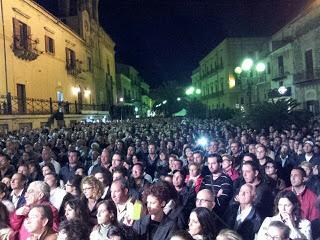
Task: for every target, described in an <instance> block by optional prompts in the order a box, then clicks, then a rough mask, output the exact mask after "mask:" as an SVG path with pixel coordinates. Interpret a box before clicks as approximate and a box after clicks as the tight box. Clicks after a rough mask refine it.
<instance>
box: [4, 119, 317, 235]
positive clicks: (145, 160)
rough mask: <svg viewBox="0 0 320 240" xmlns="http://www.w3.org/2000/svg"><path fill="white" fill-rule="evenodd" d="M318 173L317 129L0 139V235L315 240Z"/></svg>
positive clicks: (156, 123)
mask: <svg viewBox="0 0 320 240" xmlns="http://www.w3.org/2000/svg"><path fill="white" fill-rule="evenodd" d="M199 139H201V141H199ZM319 166H320V125H319V124H318V122H317V121H314V122H313V123H312V124H310V125H308V126H305V127H301V128H298V127H297V126H295V125H291V126H288V127H287V128H286V129H274V128H273V127H272V126H270V128H269V129H251V128H248V127H246V126H235V125H233V124H231V123H230V122H228V121H221V120H212V119H210V120H209V119H208V120H197V119H179V118H172V119H171V118H170V119H169V118H168V119H152V120H151V119H138V120H132V121H120V122H119V121H116V122H109V123H83V122H82V123H78V124H75V125H73V126H72V127H70V128H61V129H48V128H43V129H21V130H19V131H15V132H6V133H1V134H0V178H1V182H0V236H1V239H10V240H11V239H68V240H73V239H83V240H86V239H90V240H96V239H120V240H122V239H148V240H149V239H156V240H167V239H173V240H184V239H186V240H188V239H208V240H211V239H212V240H213V239H218V240H233V239H234V240H236V239H238V240H239V239H243V240H251V239H252V240H253V239H259V240H260V239H267V240H268V239H279V240H285V239H317V238H319V239H320V231H319V230H318V229H320V228H319V226H320V219H319V216H320V215H319V207H318V206H320V201H319V199H318V196H319V194H320V178H319V174H318V173H319Z"/></svg>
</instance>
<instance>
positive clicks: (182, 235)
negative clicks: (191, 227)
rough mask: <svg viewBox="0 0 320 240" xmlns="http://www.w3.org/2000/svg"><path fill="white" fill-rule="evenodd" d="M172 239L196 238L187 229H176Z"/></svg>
mask: <svg viewBox="0 0 320 240" xmlns="http://www.w3.org/2000/svg"><path fill="white" fill-rule="evenodd" d="M170 240H194V239H193V237H192V236H191V234H190V233H189V232H188V231H186V230H178V231H175V232H174V233H173V234H172V236H171V238H170Z"/></svg>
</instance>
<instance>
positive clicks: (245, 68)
mask: <svg viewBox="0 0 320 240" xmlns="http://www.w3.org/2000/svg"><path fill="white" fill-rule="evenodd" d="M265 69H266V66H265V64H264V63H263V62H257V63H255V62H254V61H253V60H252V59H251V58H245V59H244V60H243V62H242V64H241V67H240V66H237V67H236V68H235V69H234V72H235V74H236V75H237V80H238V81H239V85H240V86H241V85H242V84H243V83H242V80H243V78H242V77H243V76H245V78H246V80H247V81H246V83H247V89H246V90H247V97H248V104H249V105H251V102H252V84H253V82H252V81H253V80H252V78H253V73H254V72H256V73H257V75H258V76H259V75H260V74H261V73H262V72H264V71H265ZM241 87H242V86H241Z"/></svg>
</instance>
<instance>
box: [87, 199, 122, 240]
mask: <svg viewBox="0 0 320 240" xmlns="http://www.w3.org/2000/svg"><path fill="white" fill-rule="evenodd" d="M97 222H98V225H96V226H95V227H94V228H93V231H92V232H91V234H90V239H91V240H96V239H107V237H108V233H109V230H110V228H111V227H112V226H116V227H117V226H118V225H119V224H118V220H117V207H116V205H115V204H114V202H113V201H112V200H111V199H109V200H106V201H102V202H100V203H99V204H98V211H97Z"/></svg>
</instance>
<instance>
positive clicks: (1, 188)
mask: <svg viewBox="0 0 320 240" xmlns="http://www.w3.org/2000/svg"><path fill="white" fill-rule="evenodd" d="M8 196H9V191H8V187H7V185H6V184H4V183H3V182H0V202H1V203H3V204H4V205H5V206H6V207H7V210H8V211H9V212H10V213H11V212H13V211H14V210H15V207H14V205H13V203H12V202H11V201H10V200H8Z"/></svg>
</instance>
